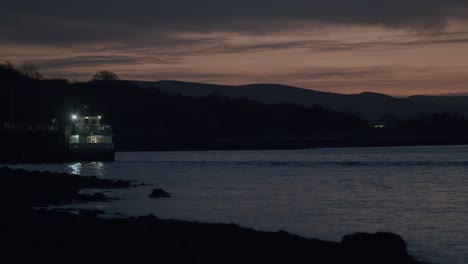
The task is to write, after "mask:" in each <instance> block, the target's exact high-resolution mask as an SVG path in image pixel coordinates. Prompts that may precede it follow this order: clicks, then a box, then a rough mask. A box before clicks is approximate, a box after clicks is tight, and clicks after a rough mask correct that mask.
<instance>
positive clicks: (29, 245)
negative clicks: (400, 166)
mask: <svg viewBox="0 0 468 264" xmlns="http://www.w3.org/2000/svg"><path fill="white" fill-rule="evenodd" d="M0 181H2V182H3V184H2V185H1V186H2V189H3V190H2V192H0V203H1V205H2V208H4V209H3V210H1V211H0V216H1V218H2V220H3V222H4V223H5V224H3V225H1V227H0V228H1V230H0V232H2V239H5V241H9V243H8V244H7V247H6V248H5V249H6V250H5V252H7V254H5V256H4V257H5V258H6V259H10V260H12V261H11V262H10V263H13V262H15V263H30V262H32V260H34V262H39V263H42V261H47V262H48V263H59V262H60V263H63V261H64V260H65V259H67V260H68V262H70V261H71V260H73V261H71V262H73V263H103V262H104V263H108V262H113V263H138V262H149V261H154V260H156V261H164V262H169V263H239V262H245V263H319V264H320V263H323V264H325V263H335V264H341V263H343V264H344V263H364V264H366V263H369V264H371V263H373V264H374V263H414V264H417V263H422V262H419V261H416V260H414V259H413V257H411V256H409V255H408V253H407V251H406V243H405V242H404V241H403V239H402V238H401V237H400V236H398V235H396V234H392V233H385V232H384V233H376V234H364V233H358V234H352V235H346V236H344V237H343V239H342V241H341V242H328V241H323V240H318V239H313V238H304V237H301V236H297V235H293V234H290V233H288V232H286V231H278V232H265V231H256V230H253V229H251V228H245V227H240V226H238V225H236V224H214V223H199V222H189V221H179V220H161V219H158V218H157V217H156V216H153V215H149V216H140V217H123V218H99V217H97V215H98V214H99V213H101V212H99V211H93V210H83V211H80V212H79V213H78V214H73V213H70V212H63V211H59V210H45V209H39V210H34V209H32V207H33V206H38V205H50V204H64V203H70V202H72V201H74V202H76V201H80V202H86V201H89V200H92V199H90V198H93V197H98V198H99V199H107V198H108V197H105V196H101V195H102V194H101V195H97V194H93V195H89V196H87V197H84V198H83V197H81V196H79V195H78V196H77V193H78V190H80V189H83V188H96V187H100V188H131V187H132V185H131V183H130V182H129V181H112V180H105V179H99V178H97V177H93V176H91V177H81V176H77V175H71V174H66V173H50V172H37V171H26V170H21V169H15V170H13V169H10V168H7V167H3V168H0ZM7 190H9V191H7ZM18 198H21V199H18ZM148 199H151V198H148ZM169 199H170V198H169Z"/></svg>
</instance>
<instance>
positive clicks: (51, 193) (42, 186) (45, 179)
mask: <svg viewBox="0 0 468 264" xmlns="http://www.w3.org/2000/svg"><path fill="white" fill-rule="evenodd" d="M129 186H130V182H128V181H113V180H108V179H99V178H97V177H95V176H89V177H82V176H78V175H73V174H67V173H51V172H39V171H27V170H22V169H16V170H13V169H10V168H8V167H3V168H0V206H1V208H20V207H26V208H27V207H31V206H44V205H48V204H63V203H71V202H88V201H105V200H107V197H106V196H105V195H104V194H101V193H95V194H92V195H87V194H80V193H79V191H80V190H81V189H86V188H96V189H113V188H127V187H129Z"/></svg>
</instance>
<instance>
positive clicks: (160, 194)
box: [148, 189, 171, 198]
mask: <svg viewBox="0 0 468 264" xmlns="http://www.w3.org/2000/svg"><path fill="white" fill-rule="evenodd" d="M148 197H149V198H167V197H171V195H170V194H169V193H167V192H166V191H164V190H163V189H153V191H152V192H151V193H150V195H148Z"/></svg>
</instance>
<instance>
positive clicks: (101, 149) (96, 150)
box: [68, 144, 115, 161]
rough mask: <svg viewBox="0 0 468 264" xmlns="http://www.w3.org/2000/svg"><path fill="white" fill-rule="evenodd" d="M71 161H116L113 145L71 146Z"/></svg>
mask: <svg viewBox="0 0 468 264" xmlns="http://www.w3.org/2000/svg"><path fill="white" fill-rule="evenodd" d="M68 154H69V155H68V156H69V160H70V161H114V160H115V149H114V146H113V144H71V145H70V149H69V153H68Z"/></svg>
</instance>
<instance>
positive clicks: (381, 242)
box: [341, 232, 409, 260]
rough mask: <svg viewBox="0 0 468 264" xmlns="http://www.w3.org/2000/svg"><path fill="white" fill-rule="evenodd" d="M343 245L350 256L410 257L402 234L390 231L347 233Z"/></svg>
mask: <svg viewBox="0 0 468 264" xmlns="http://www.w3.org/2000/svg"><path fill="white" fill-rule="evenodd" d="M341 247H342V249H343V251H344V253H345V254H347V255H350V256H358V257H361V256H362V257H366V258H369V257H370V258H372V259H375V260H408V259H409V255H408V252H407V251H406V243H405V241H404V240H403V239H402V238H401V236H399V235H396V234H393V233H388V232H379V233H375V234H368V233H356V234H352V235H346V236H344V237H343V239H342V240H341Z"/></svg>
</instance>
